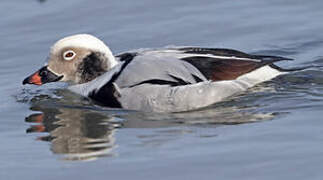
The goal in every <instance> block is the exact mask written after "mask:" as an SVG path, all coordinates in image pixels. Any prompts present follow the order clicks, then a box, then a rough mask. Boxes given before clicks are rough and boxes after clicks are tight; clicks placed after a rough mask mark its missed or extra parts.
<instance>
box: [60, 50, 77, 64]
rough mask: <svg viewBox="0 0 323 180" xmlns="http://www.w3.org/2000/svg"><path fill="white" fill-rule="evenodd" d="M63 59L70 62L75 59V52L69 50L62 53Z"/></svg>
mask: <svg viewBox="0 0 323 180" xmlns="http://www.w3.org/2000/svg"><path fill="white" fill-rule="evenodd" d="M63 57H64V59H65V60H67V61H70V60H72V59H73V58H74V57H75V52H74V51H71V50H69V51H66V52H64V54H63Z"/></svg>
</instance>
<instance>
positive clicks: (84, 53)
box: [23, 34, 118, 85]
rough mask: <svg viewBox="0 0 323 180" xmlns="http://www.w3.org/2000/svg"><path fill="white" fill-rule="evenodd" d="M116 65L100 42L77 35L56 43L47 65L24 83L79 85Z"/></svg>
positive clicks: (108, 51)
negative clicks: (66, 83)
mask: <svg viewBox="0 0 323 180" xmlns="http://www.w3.org/2000/svg"><path fill="white" fill-rule="evenodd" d="M117 63H118V62H117V61H116V60H115V58H114V56H113V55H112V52H111V51H110V49H109V48H108V46H106V45H105V44H104V43H103V42H102V41H101V40H99V39H98V38H96V37H94V36H92V35H89V34H78V35H73V36H68V37H65V38H63V39H61V40H59V41H57V42H56V43H55V44H54V45H53V46H52V48H51V50H50V53H49V58H48V64H47V65H45V66H44V67H42V68H40V69H39V70H38V71H36V72H35V73H33V74H32V75H30V76H29V77H27V78H26V79H25V80H24V81H23V84H35V85H43V84H45V83H50V82H57V81H62V82H69V83H71V84H82V83H86V82H89V81H91V80H93V79H95V78H96V77H98V76H100V75H102V74H103V73H105V72H107V71H108V70H109V69H111V68H112V67H114V66H115V65H116V64H117Z"/></svg>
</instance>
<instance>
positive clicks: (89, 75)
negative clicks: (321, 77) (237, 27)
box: [23, 34, 290, 112]
mask: <svg viewBox="0 0 323 180" xmlns="http://www.w3.org/2000/svg"><path fill="white" fill-rule="evenodd" d="M282 60H290V59H288V58H284V57H278V56H263V55H250V54H246V53H243V52H240V51H236V50H232V49H213V48H199V47H181V48H164V49H154V50H139V51H137V52H126V53H122V54H119V55H117V56H113V54H112V52H111V51H110V49H109V48H108V46H106V45H105V44H104V43H103V42H102V41H101V40H99V39H98V38H96V37H94V36H92V35H88V34H79V35H73V36H69V37H66V38H63V39H61V40H59V41H58V42H56V43H55V44H54V46H53V47H52V48H51V50H50V54H49V61H48V64H47V65H46V66H44V67H42V68H41V69H40V70H38V71H37V72H35V73H34V74H32V75H31V76H29V77H27V78H26V79H25V80H24V81H23V84H35V85H42V84H45V83H49V82H56V81H64V82H69V84H70V86H69V87H68V89H70V90H71V91H73V92H75V93H78V94H81V95H83V96H85V97H88V98H90V99H92V100H94V101H95V102H97V103H98V104H100V105H103V106H108V107H112V108H124V109H130V110H140V111H155V112H180V111H189V110H194V109H198V108H202V107H206V106H209V105H211V104H214V103H216V102H219V101H221V100H224V99H225V98H227V97H229V96H232V95H235V94H237V93H239V92H241V91H244V90H246V89H248V88H250V87H252V86H254V85H256V84H259V83H261V82H264V81H268V80H270V79H272V78H274V77H276V76H278V75H281V74H284V73H285V70H283V69H282V68H280V67H278V66H276V65H274V64H273V63H275V62H277V61H282Z"/></svg>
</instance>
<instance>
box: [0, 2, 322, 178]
mask: <svg viewBox="0 0 323 180" xmlns="http://www.w3.org/2000/svg"><path fill="white" fill-rule="evenodd" d="M322 9H323V1H319V0H310V1H300V0H285V1H281V0H244V1H233V0H228V1H220V0H202V1H187V0H176V1H173V0H164V1H149V0H138V1H133V0H125V1H112V0H108V1H104V0H91V1H89V0H88V1H86V0H69V1H66V0H38V1H37V0H2V1H1V2H0V29H1V30H0V39H1V46H0V62H1V65H0V85H1V86H0V87H1V88H0V94H1V95H2V97H1V98H0V121H1V126H0V142H1V146H0V179H7V180H10V179H14V180H16V179H26V180H27V179H30V180H34V179H55V180H56V179H130V178H131V179H238V178H239V179H300V180H303V179H322V178H323V172H322V167H323V136H322V133H323V118H322V116H323V113H322V110H323V69H322V68H319V67H318V68H313V69H309V70H306V71H302V72H297V73H292V74H288V75H284V76H280V77H278V78H276V79H274V80H272V81H269V82H266V83H263V84H260V85H258V86H257V87H254V88H252V89H250V90H249V91H248V92H245V93H243V94H240V95H238V96H235V97H232V98H231V99H228V100H227V101H225V102H222V103H218V104H215V105H214V106H212V107H208V108H205V109H201V110H198V111H194V112H187V113H175V114H156V113H141V112H133V111H123V110H109V109H104V108H100V107H98V106H95V105H93V104H92V103H91V102H89V101H87V100H85V99H83V98H82V97H79V96H77V95H75V94H73V93H71V92H69V91H67V90H64V86H65V85H64V84H49V85H46V86H43V87H34V86H22V85H21V81H22V80H23V79H24V77H25V76H27V75H29V74H30V73H31V72H33V71H34V70H36V69H38V68H39V67H40V66H41V65H43V63H44V62H45V61H46V57H47V54H48V50H49V47H50V46H51V45H52V44H53V43H54V42H55V41H56V40H57V39H59V38H61V37H64V36H67V35H71V34H76V33H91V34H94V35H96V36H98V37H100V38H101V39H102V40H104V41H105V42H106V43H107V44H108V45H109V46H110V47H111V49H112V50H113V51H114V52H115V53H119V52H123V51H126V50H132V49H138V48H152V47H163V46H169V45H196V46H205V47H226V48H234V49H239V50H243V51H246V52H250V53H260V54H268V55H281V56H287V57H290V58H293V59H295V61H292V62H284V63H280V65H281V66H284V67H295V66H296V67H297V66H304V65H315V66H322V65H323V35H322V33H323V23H322V17H323V11H322Z"/></svg>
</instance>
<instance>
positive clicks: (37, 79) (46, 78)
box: [22, 66, 64, 86]
mask: <svg viewBox="0 0 323 180" xmlns="http://www.w3.org/2000/svg"><path fill="white" fill-rule="evenodd" d="M63 77H64V76H58V75H56V74H55V73H53V72H51V71H50V70H49V69H48V67H47V66H44V67H42V68H41V69H39V70H38V71H37V72H35V73H34V74H32V75H30V76H29V77H27V78H26V79H24V81H23V82H22V84H23V85H25V84H34V85H38V86H40V85H43V84H46V83H50V82H56V81H59V80H61V79H62V78H63Z"/></svg>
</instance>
